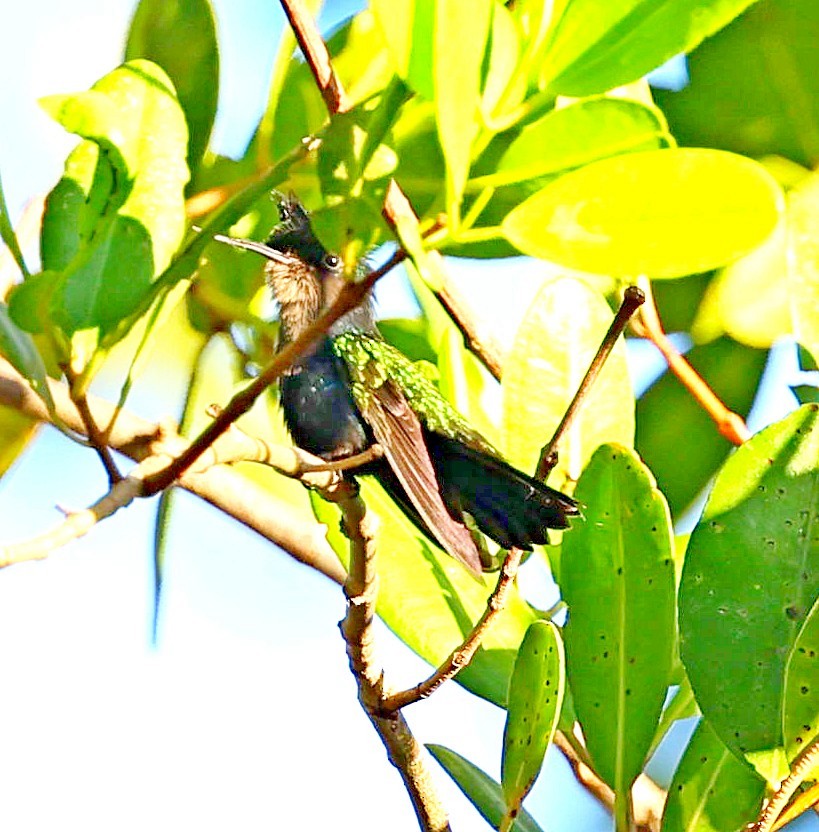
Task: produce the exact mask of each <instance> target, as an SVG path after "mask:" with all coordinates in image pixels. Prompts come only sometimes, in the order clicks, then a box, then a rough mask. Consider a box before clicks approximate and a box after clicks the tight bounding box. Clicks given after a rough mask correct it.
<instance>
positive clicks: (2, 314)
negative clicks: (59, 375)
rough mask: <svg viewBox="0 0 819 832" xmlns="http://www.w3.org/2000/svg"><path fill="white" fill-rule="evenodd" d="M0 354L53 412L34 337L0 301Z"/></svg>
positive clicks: (53, 407)
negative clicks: (21, 327) (13, 317)
mask: <svg viewBox="0 0 819 832" xmlns="http://www.w3.org/2000/svg"><path fill="white" fill-rule="evenodd" d="M0 355H2V356H3V357H4V358H5V359H6V360H7V361H8V362H9V364H11V366H12V367H14V369H15V370H17V372H18V373H20V375H21V376H23V378H25V379H26V380H27V381H28V383H29V384H30V385H31V388H32V389H33V390H34V392H35V393H37V395H38V396H39V397H40V398H41V399H42V400H43V402H44V403H45V405H46V407H47V408H48V412H49V413H50V414H54V413H55V412H56V409H55V406H54V400H53V399H52V398H51V390H49V387H48V378H47V373H46V367H45V362H44V361H43V359H42V356H41V355H40V353H39V351H38V350H37V346H36V345H35V343H34V339H33V338H32V337H31V335H29V334H28V333H27V332H24V331H23V330H21V329H20V328H19V327H18V326H17V325H16V324H15V323H14V321H13V320H12V319H11V316H10V315H9V310H8V307H7V306H6V305H5V304H4V303H0Z"/></svg>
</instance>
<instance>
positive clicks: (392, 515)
mask: <svg viewBox="0 0 819 832" xmlns="http://www.w3.org/2000/svg"><path fill="white" fill-rule="evenodd" d="M359 483H360V485H361V496H362V497H363V499H364V502H365V503H366V504H367V509H368V511H372V512H374V513H375V514H376V515H377V516H378V518H379V520H380V521H381V522H380V526H379V532H378V557H377V561H376V567H377V569H378V602H377V612H378V616H379V618H381V620H382V621H384V623H385V624H386V625H387V626H388V627H389V628H390V629H391V630H392V631H393V632H394V633H395V634H396V635H397V636H398V638H400V639H401V640H402V641H403V642H404V643H405V644H406V645H407V646H408V647H410V648H411V649H412V650H414V651H415V652H416V653H418V655H419V656H421V657H422V658H424V659H426V660H427V661H428V662H429V663H430V664H432V665H435V666H437V665H439V664H440V663H441V662H442V661H443V660H444V659H445V658H446V657H447V656H449V654H450V653H451V652H452V651H453V650H454V649H455V648H456V647H458V646H459V645H460V644H461V642H462V641H463V639H464V638H465V637H466V635H467V633H469V632H470V630H471V629H472V626H473V625H474V623H475V622H476V621H477V620H478V618H480V616H481V614H482V613H483V611H484V609H485V608H486V599H487V596H488V594H489V592H490V589H491V587H493V586H494V583H495V581H496V577H497V576H495V575H492V576H489V577H488V578H484V579H483V580H482V581H477V580H475V578H473V577H472V576H471V575H470V574H469V573H468V572H467V571H466V570H465V569H464V568H463V567H462V566H461V565H460V564H459V563H457V562H456V561H455V560H454V559H453V558H451V557H449V556H448V555H446V554H444V553H443V552H442V551H441V550H440V549H438V547H437V546H434V545H433V544H432V543H431V542H430V541H429V540H427V539H426V538H425V537H424V536H423V535H422V534H421V533H420V532H419V531H418V529H416V528H415V526H414V525H413V524H412V522H411V521H410V520H409V519H408V518H407V517H406V515H405V514H404V513H403V512H402V511H401V510H400V509H399V508H398V507H397V506H396V505H395V503H393V502H392V500H390V499H389V497H387V495H386V493H385V492H384V490H383V489H382V488H381V486H380V485H378V483H377V482H375V481H374V480H373V479H372V478H371V477H360V478H359ZM310 496H311V500H312V503H313V509H314V511H315V513H316V517H317V518H318V519H319V521H320V522H322V523H325V524H326V526H327V528H328V534H327V539H328V540H329V542H330V545H331V546H332V547H333V548H334V549H335V551H336V553H337V554H338V556H339V558H340V560H341V561H342V563H344V564H345V565H346V564H347V562H348V558H349V548H350V544H349V541H348V540H347V539H346V538H345V537H344V536H343V534H342V532H341V515H340V513H339V511H338V509H337V508H336V506H334V505H332V504H330V503H327V502H325V501H324V500H322V499H321V498H320V497H318V496H317V495H315V494H314V493H311V495H310ZM490 584H491V586H490ZM534 617H535V616H534V613H533V612H532V610H531V608H530V607H529V605H528V604H527V603H526V602H525V601H524V600H523V599H522V598H521V596H520V595H519V594H518V592H517V590H514V591H513V592H512V593H511V595H510V596H509V600H508V603H507V604H506V607H505V609H504V612H503V615H502V616H501V617H500V619H499V620H498V621H497V622H496V624H495V625H494V626H493V627H492V628H491V630H490V631H489V632H488V634H487V636H486V638H485V639H484V640H483V642H482V643H481V649H480V650H479V651H478V652H477V653H476V655H475V657H474V658H473V660H472V662H471V663H470V664H469V665H468V666H467V667H465V668H464V669H463V670H461V671H460V672H459V673H458V675H457V676H456V677H455V679H456V681H457V682H458V683H460V684H462V685H463V686H464V687H465V688H467V690H470V691H472V693H474V694H476V695H477V696H480V697H482V698H483V699H487V700H489V701H490V702H494V703H495V704H496V705H499V706H500V707H504V706H505V705H506V697H507V694H508V690H509V677H510V676H511V674H512V667H513V664H514V661H515V656H516V654H517V651H518V647H519V646H520V643H521V641H522V640H523V637H524V635H525V633H526V630H527V628H528V627H529V625H530V624H531V623H532V621H533V620H534Z"/></svg>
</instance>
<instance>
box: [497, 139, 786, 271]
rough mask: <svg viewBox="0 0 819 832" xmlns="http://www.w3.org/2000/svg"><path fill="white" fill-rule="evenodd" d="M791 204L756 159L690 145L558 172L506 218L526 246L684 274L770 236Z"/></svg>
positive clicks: (595, 262) (577, 260)
mask: <svg viewBox="0 0 819 832" xmlns="http://www.w3.org/2000/svg"><path fill="white" fill-rule="evenodd" d="M783 209H784V199H783V196H782V192H781V190H780V188H779V186H778V185H777V183H776V181H775V180H774V179H773V177H771V175H770V174H769V173H768V172H767V171H766V170H765V169H764V168H763V167H762V166H761V165H759V164H758V163H756V162H754V161H752V160H751V159H746V158H744V157H741V156H735V155H733V154H730V153H725V152H722V151H715V150H705V149H695V148H682V149H678V150H658V151H648V152H644V153H629V154H625V155H622V156H616V157H614V158H611V159H605V160H603V161H600V162H595V163H594V164H591V165H587V166H586V167H584V168H581V169H580V170H576V171H574V172H572V173H568V174H566V175H565V176H561V177H560V178H559V179H556V180H555V181H554V182H553V183H551V184H550V185H547V186H546V187H545V188H543V190H541V191H540V192H538V193H537V194H535V195H534V196H532V197H530V198H529V199H528V200H526V202H524V203H523V204H522V205H520V206H518V207H517V208H516V209H514V210H513V211H512V212H511V213H510V214H509V215H508V216H507V217H506V219H505V220H504V221H503V229H504V233H505V234H506V236H507V238H508V239H509V240H510V242H512V243H513V244H514V245H516V246H517V247H518V248H519V249H520V250H521V251H523V252H525V253H526V254H531V255H533V256H535V257H542V258H544V259H546V260H551V261H553V262H555V263H559V264H561V265H564V266H568V267H569V268H573V269H579V270H581V271H588V272H596V273H599V274H610V275H616V276H620V277H633V276H635V275H640V274H647V275H649V276H650V277H681V276H683V275H687V274H693V273H695V272H702V271H706V270H708V269H712V268H716V267H717V266H722V265H725V264H726V263H729V262H731V261H733V260H736V259H737V258H738V257H741V256H742V255H743V254H746V253H747V252H748V251H750V250H751V249H752V248H754V247H755V246H757V245H759V244H760V243H762V242H763V241H764V240H765V239H766V238H767V237H768V235H769V234H770V233H771V232H772V231H773V230H774V229H775V228H776V226H777V223H778V222H779V219H780V216H781V213H782V211H783Z"/></svg>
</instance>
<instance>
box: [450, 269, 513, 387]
mask: <svg viewBox="0 0 819 832" xmlns="http://www.w3.org/2000/svg"><path fill="white" fill-rule="evenodd" d="M438 297H439V298H440V300H441V303H442V304H443V305H444V307H445V308H446V311H447V312H448V313H449V316H450V317H451V318H452V320H453V321H455V324H456V325H457V327H458V329H460V330H461V332H462V333H463V336H464V337H465V338H466V342H467V344H468V345H469V349H470V350H472V352H474V353H475V355H477V356H478V358H479V359H480V360H481V361H482V362H483V365H484V366H485V367H486V369H487V370H489V372H490V373H491V374H492V375H493V376H494V377H495V378H496V379H497V380H498V381H500V380H501V376H502V375H503V352H502V350H501V348H500V345H499V344H498V342H497V341H496V340H495V339H494V338H493V337H492V335H491V334H490V333H489V331H488V330H486V329H485V328H484V327H482V326H480V324H479V322H478V320H477V317H476V315H475V311H474V310H473V309H472V306H471V304H470V303H469V301H467V299H466V298H465V297H464V295H463V293H462V292H461V290H460V289H459V288H458V287H457V286H456V285H455V284H454V283H453V282H452V281H451V280H450V278H449V276H448V275H447V274H446V273H445V274H444V280H443V282H442V283H441V288H440V291H439V292H438Z"/></svg>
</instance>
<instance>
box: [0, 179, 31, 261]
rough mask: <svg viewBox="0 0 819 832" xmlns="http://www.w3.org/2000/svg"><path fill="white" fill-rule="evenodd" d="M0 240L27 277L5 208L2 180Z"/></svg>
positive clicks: (1, 183) (0, 193) (21, 254)
mask: <svg viewBox="0 0 819 832" xmlns="http://www.w3.org/2000/svg"><path fill="white" fill-rule="evenodd" d="M0 240H2V241H3V242H4V243H5V244H6V246H7V248H8V250H9V251H10V252H11V256H12V257H13V258H14V261H15V262H16V263H17V266H18V267H19V269H20V272H21V274H22V275H23V277H28V268H27V267H26V261H25V260H24V259H23V252H22V251H20V244H19V243H18V242H17V235H16V234H15V233H14V228H13V227H12V224H11V217H10V216H9V211H8V208H7V207H6V195H5V193H4V192H3V180H2V179H0Z"/></svg>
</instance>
